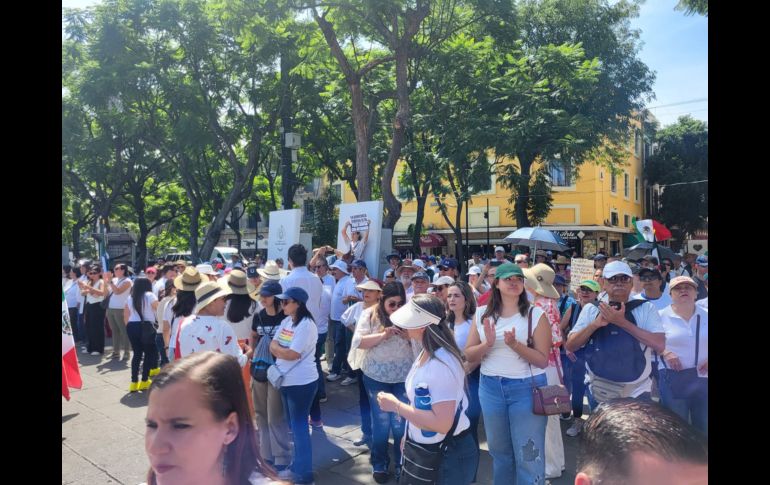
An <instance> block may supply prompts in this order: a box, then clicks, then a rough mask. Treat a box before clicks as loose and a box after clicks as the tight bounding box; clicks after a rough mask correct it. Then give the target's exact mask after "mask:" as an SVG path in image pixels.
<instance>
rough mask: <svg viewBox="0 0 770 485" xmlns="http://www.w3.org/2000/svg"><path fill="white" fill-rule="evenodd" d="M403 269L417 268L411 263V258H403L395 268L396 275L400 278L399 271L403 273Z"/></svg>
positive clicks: (414, 269) (415, 269) (413, 269)
mask: <svg viewBox="0 0 770 485" xmlns="http://www.w3.org/2000/svg"><path fill="white" fill-rule="evenodd" d="M405 269H411V270H412V271H417V270H418V269H419V268H417V267H415V266H414V265H412V260H411V259H405V260H403V261H402V262H401V266H399V267H398V268H396V276H398V277H399V278H400V277H401V273H403V272H404V270H405Z"/></svg>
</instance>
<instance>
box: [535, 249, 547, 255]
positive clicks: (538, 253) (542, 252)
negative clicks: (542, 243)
mask: <svg viewBox="0 0 770 485" xmlns="http://www.w3.org/2000/svg"><path fill="white" fill-rule="evenodd" d="M535 256H547V254H545V251H543V250H542V249H538V250H537V251H535Z"/></svg>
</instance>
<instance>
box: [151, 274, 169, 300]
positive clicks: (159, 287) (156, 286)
mask: <svg viewBox="0 0 770 485" xmlns="http://www.w3.org/2000/svg"><path fill="white" fill-rule="evenodd" d="M165 287H166V278H165V277H164V278H160V279H159V280H157V281H155V283H153V284H152V292H153V293H154V294H155V296H158V295H160V292H161V291H163V288H165Z"/></svg>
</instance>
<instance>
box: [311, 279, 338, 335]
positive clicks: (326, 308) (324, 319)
mask: <svg viewBox="0 0 770 485" xmlns="http://www.w3.org/2000/svg"><path fill="white" fill-rule="evenodd" d="M327 276H328V275H327ZM332 291H334V287H333V286H330V285H327V284H324V286H323V291H322V292H321V306H320V310H319V312H318V315H317V316H316V315H313V317H314V318H315V323H316V327H318V334H319V335H321V334H323V333H328V332H329V313H330V312H331V310H332Z"/></svg>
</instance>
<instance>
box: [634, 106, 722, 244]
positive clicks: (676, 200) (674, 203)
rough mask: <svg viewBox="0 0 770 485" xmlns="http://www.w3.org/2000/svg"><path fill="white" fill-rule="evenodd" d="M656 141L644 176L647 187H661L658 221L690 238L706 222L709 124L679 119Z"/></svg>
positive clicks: (664, 129) (657, 135) (657, 136)
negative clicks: (678, 229) (654, 149)
mask: <svg viewBox="0 0 770 485" xmlns="http://www.w3.org/2000/svg"><path fill="white" fill-rule="evenodd" d="M655 139H656V143H657V145H658V150H657V152H656V153H655V154H654V155H652V156H651V157H649V158H648V159H647V167H646V170H647V174H646V175H647V180H648V183H649V184H660V185H662V186H663V193H662V194H661V198H660V203H661V209H660V215H659V217H660V220H661V222H663V223H664V224H665V225H666V226H668V227H672V226H678V227H679V228H680V230H681V231H682V233H683V234H684V235H685V237H686V236H688V235H692V234H694V233H695V231H697V230H699V229H703V228H704V227H705V225H706V221H707V219H708V125H707V124H706V123H705V122H703V121H700V120H696V119H693V118H692V117H690V116H689V115H687V116H682V117H680V118H679V119H678V120H677V122H676V123H675V124H673V125H670V126H668V127H666V128H663V129H661V130H659V131H658V132H657V134H656V137H655ZM704 181H705V182H704Z"/></svg>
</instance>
